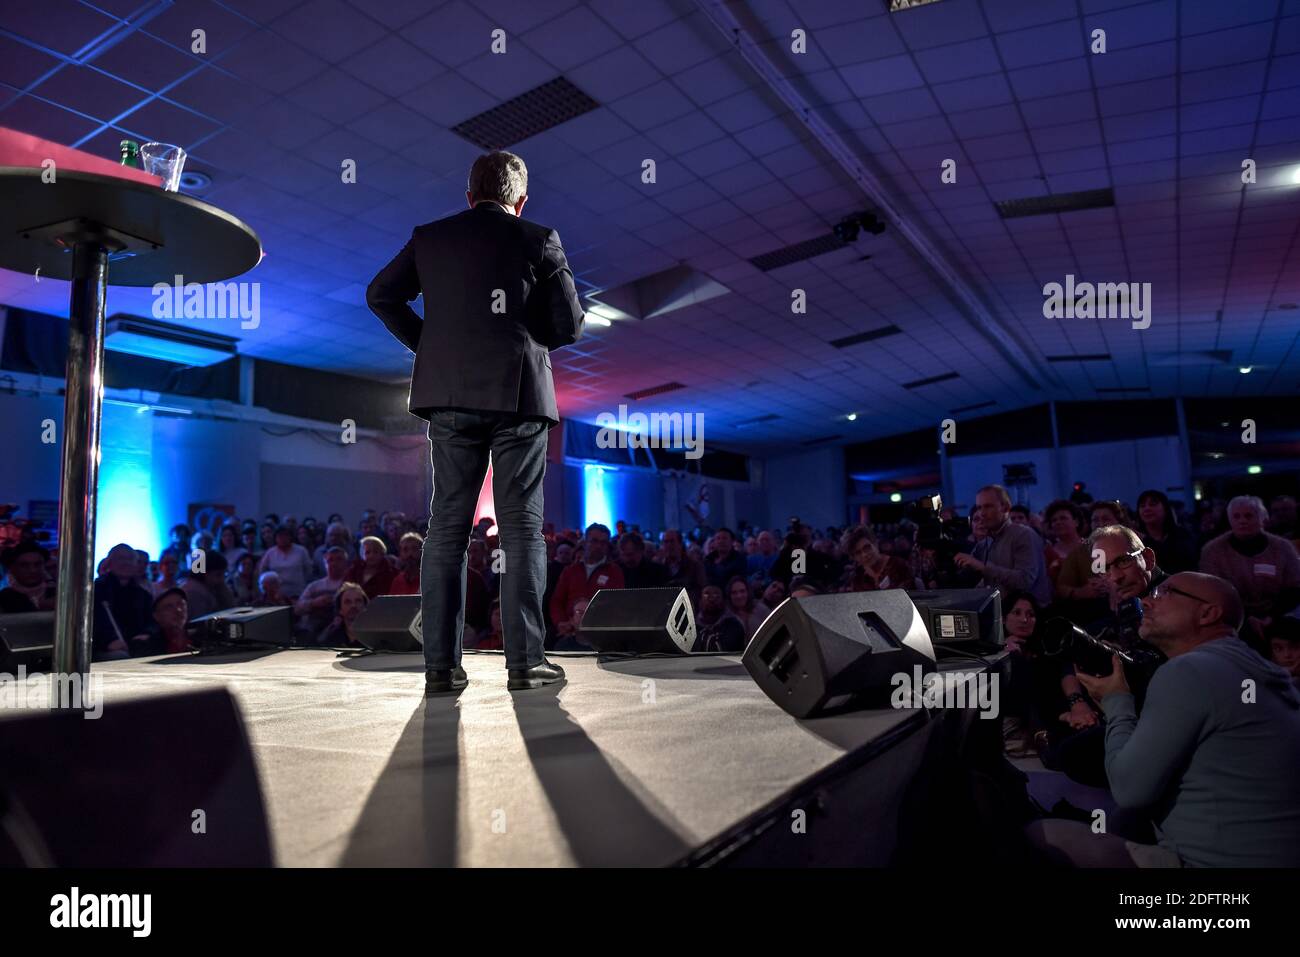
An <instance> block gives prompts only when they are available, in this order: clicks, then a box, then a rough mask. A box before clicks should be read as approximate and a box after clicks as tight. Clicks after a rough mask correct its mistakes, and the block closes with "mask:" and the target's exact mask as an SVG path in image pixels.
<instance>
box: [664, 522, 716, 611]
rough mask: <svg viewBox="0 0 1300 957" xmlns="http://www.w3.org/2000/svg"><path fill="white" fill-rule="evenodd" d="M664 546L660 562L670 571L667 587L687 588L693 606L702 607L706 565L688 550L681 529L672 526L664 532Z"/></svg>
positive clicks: (706, 580) (705, 582) (666, 581)
mask: <svg viewBox="0 0 1300 957" xmlns="http://www.w3.org/2000/svg"><path fill="white" fill-rule="evenodd" d="M662 544H663V547H662V548H661V549H660V555H659V563H660V564H661V565H663V567H664V569H665V570H666V571H667V572H668V577H667V579H666V580H665V581H664V585H665V587H668V586H671V587H673V588H685V589H686V594H687V595H689V596H690V599H691V607H692V608H699V607H700V592H701V591H703V590H704V586H705V585H706V584H707V583H708V576H707V575H706V574H705V573H704V566H703V565H701V564H700V562H699V560H698V559H695V558H692V557H691V556H690V555H689V554H687V552H686V543H685V541H684V540H683V539H682V533H681V531H680V530H679V529H676V528H670V529H668V530H667V531H665V532H664V537H663V543H662Z"/></svg>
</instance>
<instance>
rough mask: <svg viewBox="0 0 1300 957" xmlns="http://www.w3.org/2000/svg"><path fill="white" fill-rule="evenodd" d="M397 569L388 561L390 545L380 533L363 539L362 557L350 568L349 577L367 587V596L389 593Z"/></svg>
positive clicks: (349, 579)
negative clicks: (386, 543) (385, 542)
mask: <svg viewBox="0 0 1300 957" xmlns="http://www.w3.org/2000/svg"><path fill="white" fill-rule="evenodd" d="M395 574H396V571H395V569H394V568H393V566H392V565H390V564H389V562H388V546H387V545H385V544H384V540H383V539H382V538H380V537H379V536H378V535H367V536H366V537H365V538H363V539H361V557H360V558H358V559H357V560H356V561H354V562H353V563H352V567H351V568H349V569H348V573H347V579H348V581H350V582H356V583H357V584H358V585H360V586H361V587H362V588H364V589H365V592H366V597H367V598H370V599H374V598H378V597H379V596H380V595H387V594H388V589H389V587H390V586H391V585H392V584H393V577H394V575H395Z"/></svg>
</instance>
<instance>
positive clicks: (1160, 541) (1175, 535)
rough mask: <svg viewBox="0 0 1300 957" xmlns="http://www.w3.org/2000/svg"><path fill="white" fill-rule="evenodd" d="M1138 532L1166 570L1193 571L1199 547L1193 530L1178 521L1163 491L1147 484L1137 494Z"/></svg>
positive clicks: (1170, 573)
mask: <svg viewBox="0 0 1300 957" xmlns="http://www.w3.org/2000/svg"><path fill="white" fill-rule="evenodd" d="M1138 533H1139V534H1140V535H1141V536H1142V541H1144V542H1145V543H1146V544H1147V545H1148V546H1150V548H1151V550H1152V551H1153V552H1155V553H1156V562H1157V563H1158V564H1159V565H1160V567H1161V568H1163V569H1164V570H1165V572H1166V574H1169V575H1172V574H1174V573H1175V572H1190V571H1195V569H1196V563H1197V561H1198V559H1199V557H1200V549H1199V548H1198V547H1197V544H1196V539H1195V538H1194V537H1193V536H1192V533H1191V532H1189V531H1187V529H1185V528H1183V527H1182V526H1181V525H1179V524H1178V518H1177V516H1176V515H1174V509H1173V506H1172V505H1170V504H1169V496H1167V495H1166V494H1165V493H1164V492H1161V491H1159V490H1158V489H1153V488H1149V489H1147V490H1146V491H1145V492H1143V493H1142V494H1141V495H1139V496H1138Z"/></svg>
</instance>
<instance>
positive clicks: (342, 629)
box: [317, 582, 370, 648]
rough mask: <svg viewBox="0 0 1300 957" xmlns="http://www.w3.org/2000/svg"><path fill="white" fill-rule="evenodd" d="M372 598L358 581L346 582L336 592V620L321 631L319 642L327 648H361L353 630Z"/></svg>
mask: <svg viewBox="0 0 1300 957" xmlns="http://www.w3.org/2000/svg"><path fill="white" fill-rule="evenodd" d="M368 604H370V598H369V597H368V596H367V595H366V591H365V589H364V588H362V587H361V586H360V585H358V584H357V583H356V582H344V583H343V584H342V585H341V586H339V590H338V591H337V592H335V594H334V621H333V622H331V624H330V626H329V627H328V628H326V629H325V631H323V632H322V633H321V636H320V638H319V639H318V640H317V644H319V645H323V646H324V647H326V648H359V647H361V642H359V641H357V639H356V636H355V635H354V634H353V632H352V626H353V624H355V623H356V620H357V616H358V615H360V614H361V613H362V612H363V611H365V610H366V605H368Z"/></svg>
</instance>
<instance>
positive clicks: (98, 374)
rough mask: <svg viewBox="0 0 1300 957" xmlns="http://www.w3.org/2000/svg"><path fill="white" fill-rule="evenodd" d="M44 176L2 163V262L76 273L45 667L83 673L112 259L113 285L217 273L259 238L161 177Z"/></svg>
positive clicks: (51, 273)
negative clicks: (171, 188)
mask: <svg viewBox="0 0 1300 957" xmlns="http://www.w3.org/2000/svg"><path fill="white" fill-rule="evenodd" d="M48 179H49V175H48V172H47V171H46V170H45V169H36V168H29V167H21V166H3V167H0V268H4V269H12V270H14V271H15V272H23V273H27V274H28V275H33V276H40V277H42V278H49V279H66V280H70V281H71V283H72V290H71V302H70V305H69V310H68V318H69V323H68V361H67V380H66V384H65V388H64V400H63V470H62V478H61V487H60V493H59V582H58V600H57V604H56V610H55V617H54V659H53V668H52V670H53V671H54V673H55V674H59V675H72V674H79V675H81V676H82V679H83V682H84V679H85V676H86V675H87V674H88V673H89V670H90V658H91V628H92V623H93V620H94V618H93V609H92V607H91V604H92V601H93V594H94V581H95V574H94V572H95V569H94V556H95V548H94V546H95V491H96V483H97V481H98V478H99V424H100V408H101V404H102V399H103V385H104V384H103V366H104V298H105V288H106V287H107V285H108V283H109V274H110V269H111V274H112V283H113V284H114V285H118V286H152V285H155V284H156V283H160V282H165V283H167V284H168V285H169V286H170V285H171V284H172V283H173V282H181V283H191V282H193V283H208V282H221V281H224V280H227V279H231V278H233V277H235V276H238V275H241V274H242V273H245V272H247V271H248V270H250V269H252V268H253V267H254V266H256V265H257V264H258V262H260V261H261V258H262V244H261V241H260V240H259V239H258V238H257V234H256V233H254V232H253V230H252V229H250V228H249V227H248V226H247V225H245V224H244V223H242V222H240V221H239V220H238V219H236V218H235V217H234V216H231V215H230V214H229V213H226V212H223V211H222V210H220V209H217V208H216V207H215V206H210V205H208V204H207V203H203V202H200V201H198V200H196V199H192V198H190V197H189V196H182V195H180V194H178V193H168V192H165V191H163V190H162V189H161V188H159V187H157V186H152V185H149V184H145V183H139V182H135V181H132V180H127V179H120V178H117V177H113V176H100V175H97V174H94V173H79V172H72V171H64V170H56V171H55V175H54V181H53V182H49V181H48ZM177 277H180V278H179V279H178V278H177ZM83 687H84V684H83ZM54 698H55V699H56V700H58V699H59V698H60V696H58V695H55V696H54Z"/></svg>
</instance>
